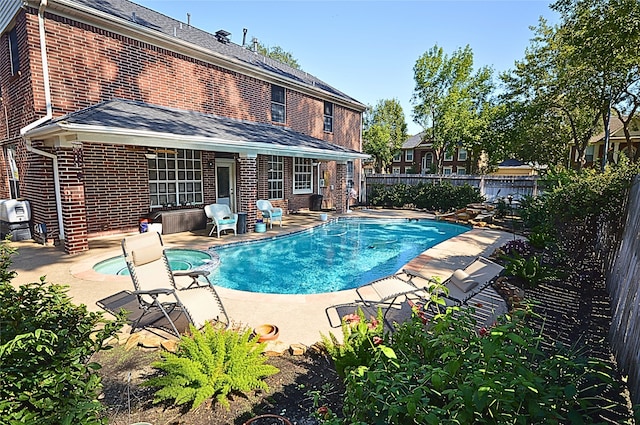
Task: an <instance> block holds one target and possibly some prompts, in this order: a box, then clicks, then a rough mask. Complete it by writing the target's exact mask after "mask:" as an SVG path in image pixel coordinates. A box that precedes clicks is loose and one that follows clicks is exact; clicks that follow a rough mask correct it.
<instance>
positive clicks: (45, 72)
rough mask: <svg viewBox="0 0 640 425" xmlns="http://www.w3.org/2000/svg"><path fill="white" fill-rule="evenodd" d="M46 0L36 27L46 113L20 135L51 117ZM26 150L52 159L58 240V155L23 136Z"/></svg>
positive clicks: (60, 201) (59, 221)
mask: <svg viewBox="0 0 640 425" xmlns="http://www.w3.org/2000/svg"><path fill="white" fill-rule="evenodd" d="M47 1H48V0H41V1H40V7H39V8H38V29H39V32H40V53H41V55H42V77H43V80H44V99H45V104H46V110H47V113H46V115H45V116H44V117H42V118H40V119H38V120H36V121H34V122H32V123H31V124H28V125H27V126H25V127H23V128H21V129H20V135H21V136H23V137H24V135H25V134H26V133H27V132H28V131H29V130H31V129H33V128H35V127H37V126H39V125H40V124H42V123H44V122H46V121H49V120H50V119H51V118H53V106H52V104H51V86H50V83H49V62H48V60H47V40H46V37H45V29H44V12H45V9H46V7H47ZM25 142H26V147H27V151H29V152H31V153H34V154H36V155H41V156H44V157H47V158H50V159H51V160H52V161H53V186H54V191H55V196H56V212H57V215H58V227H59V229H60V240H64V238H65V236H64V222H63V220H62V200H61V199H60V172H59V169H58V157H57V156H56V155H54V154H51V153H49V152H45V151H42V150H40V149H37V148H34V147H33V145H32V144H31V139H29V138H28V137H25Z"/></svg>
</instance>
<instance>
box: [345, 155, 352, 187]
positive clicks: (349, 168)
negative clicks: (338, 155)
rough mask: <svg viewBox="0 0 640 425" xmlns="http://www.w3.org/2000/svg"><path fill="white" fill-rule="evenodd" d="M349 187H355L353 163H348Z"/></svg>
mask: <svg viewBox="0 0 640 425" xmlns="http://www.w3.org/2000/svg"><path fill="white" fill-rule="evenodd" d="M346 177H347V185H348V186H349V187H350V188H351V187H353V161H347V176H346Z"/></svg>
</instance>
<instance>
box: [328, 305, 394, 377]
mask: <svg viewBox="0 0 640 425" xmlns="http://www.w3.org/2000/svg"><path fill="white" fill-rule="evenodd" d="M342 335H343V342H342V343H340V342H338V339H337V338H336V336H335V335H333V334H332V333H329V336H326V335H321V337H322V343H323V345H324V347H325V349H326V350H327V352H328V353H329V355H330V356H331V357H332V359H333V362H334V365H335V368H336V372H337V373H338V375H339V376H340V377H342V378H344V377H345V374H346V371H347V370H348V369H349V368H352V367H357V366H360V365H362V364H363V363H368V362H369V360H371V357H372V356H373V355H374V353H375V346H376V345H378V344H380V343H381V342H382V340H383V339H382V337H383V317H382V310H380V309H378V316H377V317H376V318H371V320H370V321H367V320H366V318H365V315H364V312H363V311H362V309H360V308H358V310H357V311H356V313H355V314H351V315H349V316H347V317H345V318H343V319H342Z"/></svg>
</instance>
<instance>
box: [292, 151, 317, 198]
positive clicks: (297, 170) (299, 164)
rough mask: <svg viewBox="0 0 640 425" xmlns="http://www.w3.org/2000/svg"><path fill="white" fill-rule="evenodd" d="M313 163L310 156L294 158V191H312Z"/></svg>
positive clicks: (296, 192)
mask: <svg viewBox="0 0 640 425" xmlns="http://www.w3.org/2000/svg"><path fill="white" fill-rule="evenodd" d="M312 176H313V174H312V165H311V160H310V159H309V158H294V159H293V193H294V194H299V193H311V192H312V189H313V187H312V184H311V183H312V181H313V180H312Z"/></svg>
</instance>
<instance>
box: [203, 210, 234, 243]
mask: <svg viewBox="0 0 640 425" xmlns="http://www.w3.org/2000/svg"><path fill="white" fill-rule="evenodd" d="M204 213H205V214H206V215H207V218H209V220H210V221H209V223H207V224H213V227H212V228H211V231H210V232H209V236H211V235H212V234H213V231H214V230H217V231H218V237H220V232H222V231H223V230H233V234H234V235H236V234H237V233H236V228H237V226H238V214H235V213H232V212H231V209H230V208H229V205H224V204H211V205H206V206H205V207H204Z"/></svg>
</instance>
